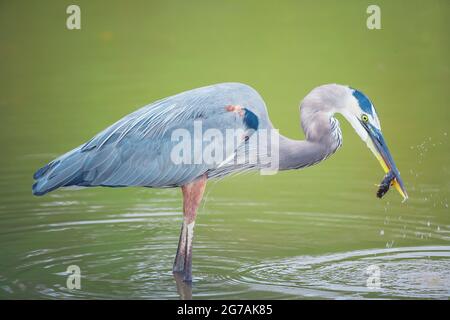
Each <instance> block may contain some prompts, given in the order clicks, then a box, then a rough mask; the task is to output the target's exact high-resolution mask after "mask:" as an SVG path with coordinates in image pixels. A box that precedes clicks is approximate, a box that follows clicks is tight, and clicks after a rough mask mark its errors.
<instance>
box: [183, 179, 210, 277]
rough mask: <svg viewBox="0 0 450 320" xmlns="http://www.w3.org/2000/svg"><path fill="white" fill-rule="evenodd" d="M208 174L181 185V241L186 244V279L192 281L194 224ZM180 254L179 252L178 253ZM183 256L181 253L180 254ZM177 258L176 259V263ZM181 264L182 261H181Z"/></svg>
mask: <svg viewBox="0 0 450 320" xmlns="http://www.w3.org/2000/svg"><path fill="white" fill-rule="evenodd" d="M206 180H207V176H206V175H203V176H202V177H200V178H199V179H197V180H195V181H193V182H191V183H188V184H186V185H184V186H182V187H181V190H182V191H183V216H184V221H183V229H184V235H183V230H182V231H181V236H180V242H181V245H182V242H183V240H182V238H184V239H185V240H184V241H185V245H184V248H185V249H184V270H183V271H184V281H186V282H190V281H192V239H193V238H194V225H195V218H196V216H197V209H198V207H199V205H200V202H201V201H202V198H203V193H204V191H205V187H206ZM177 256H178V254H177ZM180 258H181V255H180ZM176 262H177V259H175V263H176ZM180 264H181V262H180Z"/></svg>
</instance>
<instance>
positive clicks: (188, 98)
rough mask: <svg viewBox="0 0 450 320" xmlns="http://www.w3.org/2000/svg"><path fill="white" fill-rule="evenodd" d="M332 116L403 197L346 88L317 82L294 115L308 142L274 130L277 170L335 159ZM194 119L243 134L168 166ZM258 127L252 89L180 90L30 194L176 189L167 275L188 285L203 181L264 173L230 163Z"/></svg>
mask: <svg viewBox="0 0 450 320" xmlns="http://www.w3.org/2000/svg"><path fill="white" fill-rule="evenodd" d="M335 113H341V114H342V115H343V116H344V117H345V118H346V119H347V120H348V121H349V122H350V124H351V125H352V126H353V128H354V129H355V131H356V132H357V133H358V135H359V136H360V137H361V139H362V140H363V141H364V142H366V143H367V145H368V147H369V148H370V150H371V151H372V152H373V153H374V154H375V156H376V157H377V159H378V160H379V161H380V163H381V165H382V167H383V169H384V170H385V172H389V174H391V175H392V179H393V180H392V184H393V185H394V186H395V187H396V189H397V190H398V191H399V192H400V194H401V195H402V196H403V197H404V199H406V198H407V194H406V190H405V188H404V186H403V182H402V180H401V178H400V174H399V172H398V170H397V168H396V166H395V163H394V161H393V159H392V157H391V155H390V152H389V150H388V148H387V145H386V143H385V141H384V139H383V135H382V133H381V128H380V122H379V120H378V116H377V114H376V112H375V108H374V106H373V104H372V103H371V102H370V100H369V99H368V98H367V97H366V96H365V95H364V94H363V93H362V92H360V91H358V90H356V89H353V88H350V87H348V86H344V85H338V84H327V85H322V86H319V87H317V88H315V89H313V90H312V91H311V92H310V93H309V94H308V95H307V96H306V97H305V98H304V100H303V101H302V103H301V105H300V114H301V125H302V127H303V130H304V132H305V135H306V140H302V141H296V140H292V139H289V138H287V137H284V136H282V135H278V133H277V136H276V137H275V138H276V141H277V145H276V149H278V152H279V153H278V156H279V158H278V169H279V170H289V169H299V168H304V167H307V166H310V165H313V164H316V163H318V162H320V161H322V160H324V159H326V158H327V157H328V156H330V155H331V154H333V153H334V152H335V151H336V150H337V149H338V148H339V147H340V146H341V143H342V135H341V130H340V127H339V123H338V121H337V119H336V118H334V117H333V115H334V114H335ZM199 121H201V124H202V128H203V130H204V131H207V130H208V129H214V130H216V133H217V132H219V133H221V134H222V135H223V136H226V134H227V133H226V131H227V130H228V129H233V130H236V129H240V130H241V132H243V134H242V136H240V137H238V140H239V141H238V143H237V145H236V146H235V147H233V148H231V149H230V148H225V147H224V146H223V147H224V150H223V152H224V159H225V160H224V161H215V162H214V161H213V162H205V161H194V162H193V163H189V162H182V163H176V162H174V161H173V157H172V156H173V150H174V148H175V147H176V146H177V145H178V143H179V141H178V140H176V139H173V133H174V132H175V131H176V130H179V129H183V130H185V132H187V133H193V134H194V136H195V130H196V128H195V124H196V122H199ZM263 130H269V131H272V132H274V129H273V126H272V123H271V122H270V119H269V117H268V113H267V109H266V105H265V103H264V101H263V99H262V98H261V96H260V95H259V94H258V92H256V91H255V90H254V89H253V88H251V87H250V86H248V85H245V84H240V83H222V84H216V85H212V86H207V87H203V88H198V89H194V90H190V91H186V92H183V93H180V94H177V95H175V96H171V97H168V98H165V99H162V100H159V101H157V102H154V103H152V104H149V105H147V106H145V107H143V108H141V109H139V110H137V111H135V112H133V113H131V114H129V115H127V116H126V117H124V118H122V119H121V120H119V121H118V122H116V123H115V124H113V125H112V126H110V127H108V128H106V129H105V130H103V131H102V132H100V133H99V134H97V135H96V136H95V137H94V138H92V139H91V140H90V141H88V142H87V143H85V144H83V145H81V146H79V147H78V148H75V149H73V150H72V151H70V152H68V153H66V154H64V155H62V156H60V157H59V158H57V159H55V160H53V161H51V162H50V163H49V164H47V165H46V166H44V167H43V168H41V169H39V170H38V171H37V172H36V173H35V174H34V179H35V180H36V182H35V183H34V185H33V194H34V195H39V196H40V195H44V194H46V193H47V192H50V191H52V190H55V189H57V188H60V187H69V186H81V187H92V186H108V187H125V186H143V187H152V188H165V187H181V190H182V193H183V216H184V219H183V224H182V228H181V234H180V239H179V243H178V250H177V254H176V257H175V261H174V265H173V271H174V272H180V273H182V274H184V280H185V281H186V282H190V281H191V280H192V238H193V235H194V223H195V218H196V214H197V209H198V207H199V204H200V202H201V200H202V196H203V192H204V190H205V186H206V181H207V180H208V179H210V178H215V177H222V176H224V175H227V174H230V173H235V172H241V171H243V170H248V169H263V168H267V163H265V161H259V162H252V163H250V162H248V161H247V162H246V161H243V162H242V161H241V162H236V161H232V160H233V159H234V160H236V158H237V157H242V154H244V155H247V154H248V153H249V151H248V150H249V148H245V146H246V144H247V143H248V141H249V137H250V136H253V135H254V134H255V133H258V132H262V131H263ZM195 139H196V138H195ZM218 141H221V142H220V143H221V144H223V145H224V144H225V142H223V140H216V141H215V142H214V143H217V142H218ZM210 143H213V142H212V140H211V141H210ZM194 144H195V141H194ZM189 146H190V145H189ZM243 146H244V148H243ZM220 147H222V146H221V145H219V148H220ZM242 150H247V151H244V152H243V151H242ZM266 150H267V149H266ZM185 151H186V150H185ZM191 151H192V154H191V158H195V159H198V153H201V152H202V150H201V149H198V150H196V148H195V146H194V147H192V148H191V146H190V147H189V148H188V150H187V151H186V152H188V153H190V152H191ZM261 153H262V151H260V150H259V149H258V151H257V156H258V157H259V158H261V159H263V158H264V156H265V155H264V154H261ZM239 154H240V155H239ZM230 159H231V160H230ZM247 160H248V159H247ZM388 183H390V181H388Z"/></svg>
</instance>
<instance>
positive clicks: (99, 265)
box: [0, 0, 450, 298]
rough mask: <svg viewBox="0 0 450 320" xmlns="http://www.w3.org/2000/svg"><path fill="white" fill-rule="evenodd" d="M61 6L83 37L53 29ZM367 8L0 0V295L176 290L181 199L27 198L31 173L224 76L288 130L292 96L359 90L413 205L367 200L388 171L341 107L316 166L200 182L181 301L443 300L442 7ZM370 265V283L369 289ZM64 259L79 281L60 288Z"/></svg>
mask: <svg viewBox="0 0 450 320" xmlns="http://www.w3.org/2000/svg"><path fill="white" fill-rule="evenodd" d="M69 4H77V5H79V6H80V8H81V30H67V28H66V18H67V16H68V15H67V14H66V8H67V6H68V5H69ZM369 4H372V2H369V1H345V2H344V1H331V0H330V1H236V0H231V1H75V2H73V1H33V2H31V1H4V0H2V1H0V88H1V89H0V90H1V91H0V92H1V94H0V116H1V129H0V130H1V136H0V143H1V157H0V297H1V298H17V297H20V298H58V297H84V298H86V297H87V298H89V297H97V298H178V293H177V290H176V285H175V281H174V279H173V278H172V276H171V264H172V259H173V256H174V254H175V251H176V244H177V239H178V231H179V225H180V223H181V198H180V192H179V190H176V189H171V190H148V189H138V188H130V189H114V190H111V189H100V188H96V189H88V190H81V191H57V192H55V193H52V194H50V195H48V196H46V197H42V198H36V197H33V196H32V195H31V184H32V174H33V172H34V171H35V170H36V169H37V168H39V167H41V166H42V165H44V164H45V163H47V162H48V161H50V160H51V159H53V158H54V157H56V156H58V155H59V154H62V153H64V152H66V151H68V150H70V149H72V148H74V147H76V146H78V145H80V144H81V143H83V142H85V141H87V140H88V139H90V138H91V137H92V136H93V135H94V134H96V133H97V132H99V131H100V130H102V129H103V128H105V127H106V126H108V125H109V124H111V123H113V122H114V121H116V120H118V119H119V118H121V117H122V116H124V115H126V114H128V113H129V112H131V111H133V110H135V109H137V108H138V107H141V106H143V105H146V104H148V103H150V102H152V101H154V100H157V99H159V98H162V97H165V96H169V95H172V94H175V93H178V92H181V91H184V90H188V89H192V88H196V87H200V86H205V85H209V84H213V83H219V82H243V83H246V84H249V85H251V86H252V87H254V88H255V89H256V90H258V91H259V92H260V94H261V95H262V96H263V98H264V99H265V101H266V104H267V106H268V110H269V114H270V117H271V119H272V122H273V123H274V125H275V126H276V127H277V128H279V129H280V132H281V133H282V134H284V135H287V136H289V137H292V138H297V139H302V138H303V137H304V136H303V132H301V130H300V126H299V113H298V105H299V102H300V101H301V99H302V98H303V97H304V96H305V95H306V94H307V93H308V92H309V91H310V90H311V89H312V88H314V87H315V86H318V85H321V84H324V83H333V82H334V83H341V84H348V85H351V86H352V87H355V88H358V89H360V90H362V91H363V92H365V93H366V94H367V95H368V96H369V97H370V98H371V100H372V101H373V103H374V105H375V106H376V108H377V112H378V115H379V117H380V120H381V124H382V128H383V132H384V135H385V138H386V140H387V142H388V143H389V145H390V149H391V152H392V153H393V156H394V159H395V160H396V163H397V166H398V167H399V169H400V171H401V173H402V177H403V180H404V181H405V184H406V187H407V190H408V193H409V195H410V200H409V201H408V202H406V203H403V204H402V203H401V198H400V196H399V195H398V194H397V193H395V192H389V194H387V196H386V197H385V198H384V199H382V200H379V199H377V198H376V197H375V192H376V186H375V185H376V184H377V183H379V182H380V181H381V179H382V177H383V173H382V170H381V168H380V167H379V164H378V163H377V161H376V160H375V159H374V158H373V156H372V155H371V153H370V152H369V150H368V149H367V148H366V147H365V145H364V144H363V143H362V142H361V141H360V139H359V138H358V136H357V135H356V134H355V133H354V131H353V129H352V128H351V127H350V125H349V124H348V123H347V122H346V121H345V119H343V118H342V117H341V116H338V118H339V119H340V120H341V121H340V123H341V127H342V131H343V135H344V145H343V147H342V148H341V149H340V150H339V151H338V152H337V153H336V154H335V155H334V156H333V157H331V158H330V159H329V160H327V161H325V162H323V163H321V164H319V165H317V166H314V167H311V168H308V169H306V170H301V171H294V172H283V173H279V174H277V175H275V176H259V175H257V174H255V175H244V176H238V177H232V178H229V179H225V180H222V181H220V182H219V183H215V182H212V183H210V184H209V186H208V188H207V197H206V201H205V202H204V205H203V206H202V208H201V210H200V213H199V217H198V219H197V225H196V238H195V240H194V270H193V271H194V286H193V292H192V295H193V297H194V298H305V297H319V298H335V297H339V298H340V297H357V298H362V297H369V298H370V297H426V298H434V297H437V298H442V297H444V298H445V297H447V298H448V292H449V287H450V285H449V283H450V280H449V278H448V268H449V255H450V247H449V236H448V235H449V230H450V228H449V223H450V219H449V216H448V213H449V212H448V198H449V174H450V172H449V166H448V160H449V146H448V131H447V130H448V129H449V127H448V123H449V120H450V118H449V115H450V113H449V110H448V108H449V106H448V102H449V98H450V90H449V84H450V72H449V54H450V44H449V41H448V38H449V31H450V19H448V17H449V16H450V2H448V1H445V0H443V1H426V2H425V1H377V2H376V4H377V5H379V6H380V8H381V24H382V29H381V30H369V29H367V27H366V19H367V17H368V14H367V13H366V8H367V6H368V5H369ZM411 247H414V248H416V247H420V248H419V249H417V250H418V251H419V252H420V254H418V253H415V252H416V251H415V250H416V249H411ZM377 249H382V251H381V253H379V254H375V253H377V251H375V250H377ZM357 250H366V251H364V252H365V253H364V254H363V258H361V255H360V254H358V253H357V252H359V251H357ZM393 250H394V251H393ZM395 250H397V251H398V252H399V253H398V255H397V253H395V252H396V251H395ZM436 252H437V253H436ZM334 255H337V256H338V257H339V258H338V259H337V261H336V260H335V259H333V258H330V257H334ZM380 255H381V257H380ZM320 257H322V258H323V259H322V260H320V259H319V258H320ZM375 258H376V259H380V260H379V261H378V260H377V264H378V265H379V266H380V268H381V270H382V274H383V275H384V276H383V277H382V279H381V280H382V283H383V285H382V289H379V290H378V291H376V290H375V291H373V290H368V289H367V287H366V285H365V284H366V278H367V276H365V268H366V267H367V265H368V264H370V260H371V259H375ZM315 259H319V262H317V260H315ZM70 264H77V265H79V266H80V268H81V270H82V289H81V290H68V289H67V288H66V276H67V275H66V274H65V270H66V268H67V267H68V266H69V265H70ZM188 291H190V290H189V288H188Z"/></svg>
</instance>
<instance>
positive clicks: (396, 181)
mask: <svg viewBox="0 0 450 320" xmlns="http://www.w3.org/2000/svg"><path fill="white" fill-rule="evenodd" d="M361 124H362V126H363V127H364V128H365V129H366V130H367V132H368V134H369V137H370V139H368V140H367V141H366V142H367V145H368V147H369V149H370V150H371V151H372V153H373V154H374V155H375V157H376V158H377V159H378V161H379V162H380V164H381V167H382V168H383V170H384V172H385V173H386V176H385V178H384V179H383V181H382V183H381V185H380V189H379V191H378V193H377V196H378V197H379V198H381V197H382V196H383V195H384V194H385V193H386V192H387V191H388V189H389V186H390V185H391V184H392V185H393V186H394V188H395V189H396V190H397V191H398V192H399V193H400V195H401V196H402V197H403V201H406V200H407V199H408V193H407V192H406V189H405V186H404V184H403V181H402V178H401V177H400V172H399V171H398V169H397V166H396V165H395V162H394V160H393V159H392V155H391V153H390V151H389V148H388V146H387V144H386V141H384V138H383V134H382V133H381V131H380V129H378V128H376V127H374V126H373V125H372V124H370V123H368V122H363V121H361Z"/></svg>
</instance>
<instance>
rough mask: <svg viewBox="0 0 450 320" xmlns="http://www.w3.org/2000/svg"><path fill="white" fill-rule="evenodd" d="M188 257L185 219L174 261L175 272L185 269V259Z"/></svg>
mask: <svg viewBox="0 0 450 320" xmlns="http://www.w3.org/2000/svg"><path fill="white" fill-rule="evenodd" d="M185 257H186V224H185V223H184V221H183V224H182V225H181V231H180V239H179V240H178V249H177V255H176V256H175V261H174V263H173V269H172V270H173V272H183V271H184V260H185Z"/></svg>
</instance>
